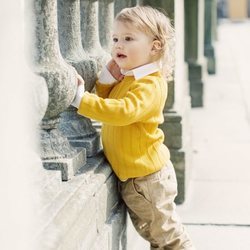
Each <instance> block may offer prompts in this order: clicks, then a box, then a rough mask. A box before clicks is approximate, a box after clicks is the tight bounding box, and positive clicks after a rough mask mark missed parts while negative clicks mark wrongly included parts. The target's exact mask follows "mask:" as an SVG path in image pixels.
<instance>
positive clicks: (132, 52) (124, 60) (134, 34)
mask: <svg viewBox="0 0 250 250" xmlns="http://www.w3.org/2000/svg"><path fill="white" fill-rule="evenodd" d="M112 57H113V59H114V60H115V62H116V63H117V64H118V66H119V67H120V68H121V69H124V70H131V69H134V68H137V67H139V66H142V65H144V64H148V63H151V62H153V61H154V60H155V58H154V52H153V38H152V37H150V36H148V35H147V34H145V33H143V32H142V31H140V30H138V29H136V28H135V27H134V26H133V25H132V24H129V23H123V22H121V21H115V23H114V31H113V46H112Z"/></svg>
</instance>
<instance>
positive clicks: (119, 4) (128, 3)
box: [115, 0, 142, 14]
mask: <svg viewBox="0 0 250 250" xmlns="http://www.w3.org/2000/svg"><path fill="white" fill-rule="evenodd" d="M141 2H142V1H141ZM136 4H137V1H136V0H124V1H119V0H115V14H117V13H118V12H120V11H121V10H122V9H124V8H127V7H132V6H135V5H136Z"/></svg>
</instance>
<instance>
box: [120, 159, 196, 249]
mask: <svg viewBox="0 0 250 250" xmlns="http://www.w3.org/2000/svg"><path fill="white" fill-rule="evenodd" d="M119 190H120V192H121V196H122V198H123V200H124V202H125V203H126V205H127V208H128V212H129V214H130V217H131V220H132V222H133V224H134V226H135V228H136V230H137V231H138V233H139V234H140V235H141V236H142V237H143V238H144V239H146V240H147V241H149V242H150V244H151V249H165V250H167V249H168V250H194V249H195V248H194V247H193V245H192V243H191V240H190V239H189V236H188V234H187V232H186V231H185V229H184V227H183V225H182V224H181V222H180V219H179V217H178V215H177V214H176V212H175V203H174V199H175V197H176V195H177V181H176V175H175V170H174V168H173V165H172V163H171V162H170V161H169V162H168V164H167V165H166V166H165V167H163V168H162V169H161V170H160V171H158V172H156V173H153V174H150V175H148V176H145V177H138V178H133V179H128V180H127V181H125V182H121V181H119Z"/></svg>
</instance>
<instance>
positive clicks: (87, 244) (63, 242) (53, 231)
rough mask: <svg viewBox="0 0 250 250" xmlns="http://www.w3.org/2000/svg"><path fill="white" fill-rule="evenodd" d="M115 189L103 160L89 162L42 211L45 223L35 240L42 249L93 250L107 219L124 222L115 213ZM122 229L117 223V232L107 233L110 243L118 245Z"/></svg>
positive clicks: (100, 157)
mask: <svg viewBox="0 0 250 250" xmlns="http://www.w3.org/2000/svg"><path fill="white" fill-rule="evenodd" d="M115 186H116V181H115V178H114V176H113V174H112V172H111V169H110V167H109V165H108V164H107V162H106V161H105V158H104V156H103V155H102V154H100V155H98V156H97V157H94V158H89V161H88V163H87V164H86V167H83V168H81V170H80V171H79V172H78V174H77V176H76V177H75V178H73V179H72V180H70V181H68V182H64V183H63V186H62V190H61V192H60V193H59V194H58V195H57V196H56V197H55V199H54V200H53V202H51V203H50V204H49V206H48V207H46V209H44V210H43V211H42V214H41V216H42V217H43V218H46V220H45V221H44V226H43V227H42V231H41V232H40V233H39V236H38V238H37V240H38V242H40V244H41V246H42V248H41V249H65V250H66V249H92V248H91V247H93V245H94V242H95V241H96V239H97V238H98V237H99V236H100V235H101V234H103V233H104V232H105V224H106V223H108V224H110V222H109V221H110V220H111V221H113V219H110V218H113V216H115V218H116V219H115V221H123V222H124V221H125V212H124V210H123V213H120V212H118V211H119V210H117V208H119V207H120V205H119V204H118V203H117V200H118V198H117V189H115ZM104 194H105V195H104ZM103 196H104V197H105V198H104V197H103ZM111 224H112V225H113V224H114V223H113V222H112V223H111ZM124 226H125V223H122V224H120V223H118V222H117V223H116V225H115V226H114V227H115V228H116V229H115V230H112V231H110V232H111V233H110V239H114V240H116V242H117V238H121V235H122V231H123V228H124ZM110 242H111V241H110ZM105 247H107V246H104V249H105ZM107 249H113V248H107Z"/></svg>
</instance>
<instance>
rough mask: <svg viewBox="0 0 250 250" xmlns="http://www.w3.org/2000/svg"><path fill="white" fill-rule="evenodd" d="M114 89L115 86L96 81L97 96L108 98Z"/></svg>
mask: <svg viewBox="0 0 250 250" xmlns="http://www.w3.org/2000/svg"><path fill="white" fill-rule="evenodd" d="M113 87H114V84H103V83H100V82H99V81H96V85H95V89H96V94H97V95H98V96H100V97H102V98H108V96H109V93H110V91H111V90H112V88H113Z"/></svg>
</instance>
